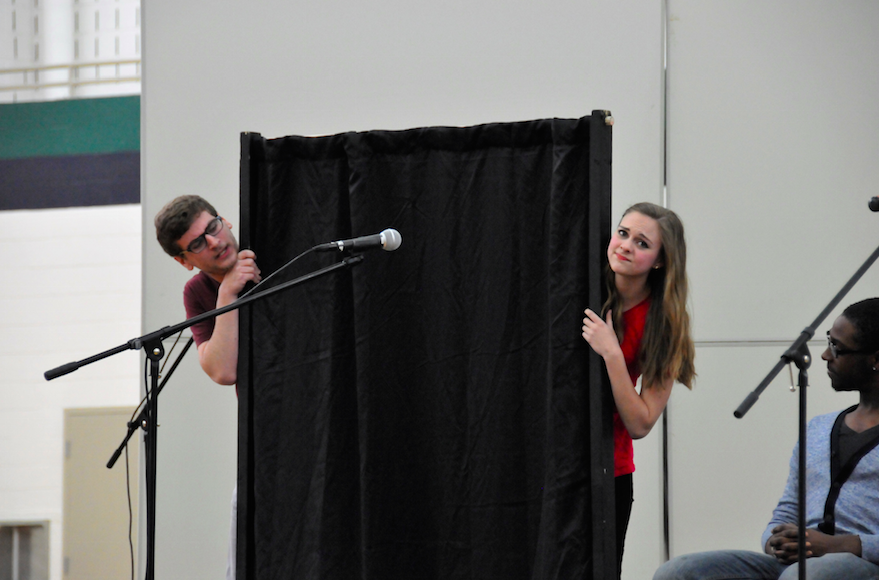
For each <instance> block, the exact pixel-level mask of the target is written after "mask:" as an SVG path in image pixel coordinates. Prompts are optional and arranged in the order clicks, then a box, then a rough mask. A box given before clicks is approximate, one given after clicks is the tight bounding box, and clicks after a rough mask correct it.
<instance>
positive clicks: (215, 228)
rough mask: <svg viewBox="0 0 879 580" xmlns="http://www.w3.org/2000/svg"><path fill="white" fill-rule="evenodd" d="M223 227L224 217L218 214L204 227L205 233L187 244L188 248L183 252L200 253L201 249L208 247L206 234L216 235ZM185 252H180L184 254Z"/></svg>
mask: <svg viewBox="0 0 879 580" xmlns="http://www.w3.org/2000/svg"><path fill="white" fill-rule="evenodd" d="M222 229H223V218H221V217H220V216H217V217H215V218H214V219H212V220H211V221H209V222H208V227H206V228H205V229H204V233H203V234H202V235H200V236H198V237H197V238H195V239H194V240H192V241H191V242H189V245H188V246H186V249H185V250H183V252H189V253H190V254H197V253H199V252H200V251H202V250H204V249H205V248H207V247H208V241H207V240H206V239H205V236H212V237H216V236H217V234H219V233H220V230H222ZM183 252H180V253H181V254H182V253H183Z"/></svg>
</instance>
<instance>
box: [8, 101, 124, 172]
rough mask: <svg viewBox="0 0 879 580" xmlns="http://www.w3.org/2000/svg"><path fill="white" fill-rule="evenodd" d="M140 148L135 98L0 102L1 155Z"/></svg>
mask: <svg viewBox="0 0 879 580" xmlns="http://www.w3.org/2000/svg"><path fill="white" fill-rule="evenodd" d="M139 150H140V97H139V96H135V97H113V98H105V99H76V100H70V101H52V102H43V103H15V104H6V105H0V159H22V158H26V157H38V156H39V157H53V156H58V155H82V154H100V153H115V152H120V151H139Z"/></svg>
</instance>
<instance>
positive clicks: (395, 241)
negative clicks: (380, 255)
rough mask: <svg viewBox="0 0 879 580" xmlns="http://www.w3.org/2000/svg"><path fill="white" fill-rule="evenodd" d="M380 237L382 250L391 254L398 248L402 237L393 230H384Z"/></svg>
mask: <svg viewBox="0 0 879 580" xmlns="http://www.w3.org/2000/svg"><path fill="white" fill-rule="evenodd" d="M381 236H382V249H383V250H384V251H386V252H393V251H394V250H396V249H397V248H399V247H400V244H402V243H403V236H401V235H400V232H398V231H397V230H395V229H393V228H388V229H386V230H385V231H383V232H382V233H381Z"/></svg>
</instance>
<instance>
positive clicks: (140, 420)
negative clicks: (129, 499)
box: [107, 336, 193, 469]
mask: <svg viewBox="0 0 879 580" xmlns="http://www.w3.org/2000/svg"><path fill="white" fill-rule="evenodd" d="M192 342H193V339H192V337H191V336H190V337H189V340H188V341H186V344H185V345H184V346H183V350H182V351H181V352H180V354H178V355H177V358H176V359H175V360H174V364H172V365H171V368H170V369H169V370H168V374H166V375H165V378H164V379H162V383H161V384H160V385H159V391H158V393H156V396H157V397H158V396H159V394H161V392H162V389H164V388H165V383H167V382H168V379H170V378H171V375H173V374H174V371H175V370H177V366H178V365H179V364H180V361H182V360H183V357H184V356H186V353H187V351H188V350H189V347H191V346H192ZM148 419H149V406H148V405H147V406H145V407H144V408H143V410H142V411H141V412H140V415H138V416H137V419H135V420H134V421H129V423H128V433H127V434H126V435H125V438H124V439H123V440H122V443H120V444H119V447H118V448H116V451H114V452H113V455H112V456H111V457H110V461H108V462H107V469H113V466H114V465H116V461H117V460H118V459H119V456H120V455H122V452H123V451H124V450H125V446H126V445H128V440H129V439H131V436H132V435H134V432H135V431H137V430H138V428H140V427H143V428H144V431H146V426H147V421H148Z"/></svg>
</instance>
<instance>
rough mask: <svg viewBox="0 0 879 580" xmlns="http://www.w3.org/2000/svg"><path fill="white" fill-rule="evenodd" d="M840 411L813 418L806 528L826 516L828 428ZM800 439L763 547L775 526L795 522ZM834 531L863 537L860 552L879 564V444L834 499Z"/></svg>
mask: <svg viewBox="0 0 879 580" xmlns="http://www.w3.org/2000/svg"><path fill="white" fill-rule="evenodd" d="M839 414H840V412H837V413H828V414H827V415H821V416H819V417H815V418H814V419H812V420H811V421H809V426H808V430H807V433H806V528H816V527H818V524H819V523H821V521H822V520H823V519H824V503H825V501H826V500H827V493H828V491H829V489H830V432H831V431H832V429H833V423H834V422H835V421H836V418H837V417H838V416H839ZM798 470H799V443H797V445H796V446H794V452H793V455H792V457H791V460H790V475H788V478H787V485H785V487H784V494H783V495H782V496H781V499H780V500H779V502H778V506H777V507H776V508H775V511H774V512H773V513H772V519H771V520H770V522H769V525H768V526H767V527H766V531H765V532H763V541H762V543H761V544H760V547H761V550H760V551H761V552H762V551H763V546H765V545H766V541H767V540H768V539H769V536H771V535H772V528H774V527H775V526H777V525H778V524H784V523H791V524H796V523H797V504H798V500H797V485H798V480H799V471H798ZM835 517H836V534H838V535H841V534H857V535H859V536H860V537H861V546H862V553H861V556H862V557H863V558H864V559H865V560H868V561H870V562H873V563H875V564H879V446H877V447H875V448H874V449H873V450H872V451H870V452H869V453H868V454H867V455H865V456H864V457H863V458H862V459H861V461H860V462H859V463H858V465H857V467H855V470H854V471H853V472H852V474H851V476H849V478H848V480H847V481H846V482H845V484H844V485H843V486H842V490H841V491H840V493H839V499H837V501H836V509H835Z"/></svg>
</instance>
